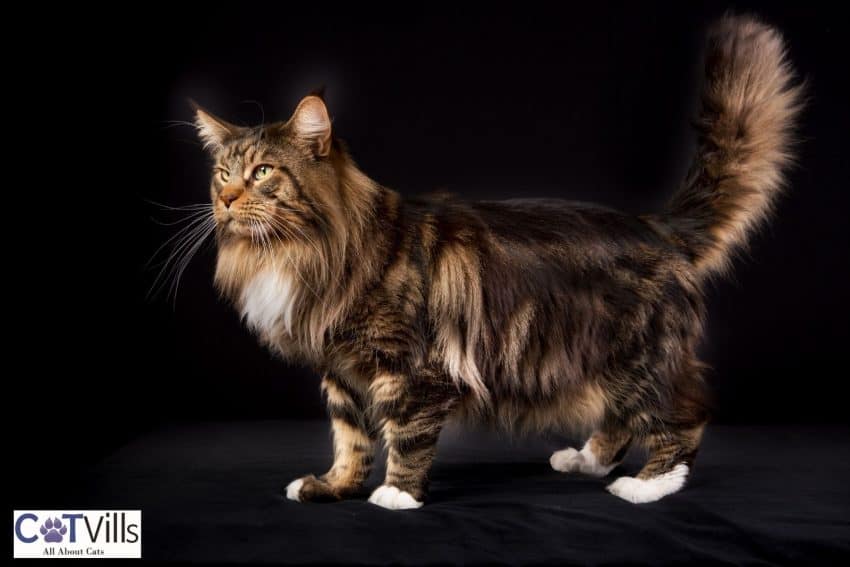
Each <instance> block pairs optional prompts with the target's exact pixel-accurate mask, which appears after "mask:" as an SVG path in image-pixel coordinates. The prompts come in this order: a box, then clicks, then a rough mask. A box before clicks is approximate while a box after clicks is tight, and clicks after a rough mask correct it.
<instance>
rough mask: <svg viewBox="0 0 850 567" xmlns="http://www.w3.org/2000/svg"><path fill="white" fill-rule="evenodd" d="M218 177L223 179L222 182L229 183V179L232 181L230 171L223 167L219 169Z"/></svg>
mask: <svg viewBox="0 0 850 567" xmlns="http://www.w3.org/2000/svg"><path fill="white" fill-rule="evenodd" d="M218 177H219V178H220V179H221V180H222V182H224V183H227V182H228V181H230V172H227V171H225V170H223V169H219V170H218Z"/></svg>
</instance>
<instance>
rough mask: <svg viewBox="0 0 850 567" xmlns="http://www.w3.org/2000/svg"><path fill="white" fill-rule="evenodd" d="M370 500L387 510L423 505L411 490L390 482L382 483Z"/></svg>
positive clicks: (408, 508)
mask: <svg viewBox="0 0 850 567" xmlns="http://www.w3.org/2000/svg"><path fill="white" fill-rule="evenodd" d="M369 502H371V503H372V504H377V505H378V506H381V507H382V508H386V509H387V510H410V509H411V508H419V507H421V506H422V502H420V501H418V500H417V499H416V498H414V497H413V496H411V495H410V493H409V492H405V491H404V490H399V489H398V488H396V487H395V486H390V485H388V484H382V485H381V486H379V487H378V488H376V489H375V492H373V493H372V495H371V496H370V497H369Z"/></svg>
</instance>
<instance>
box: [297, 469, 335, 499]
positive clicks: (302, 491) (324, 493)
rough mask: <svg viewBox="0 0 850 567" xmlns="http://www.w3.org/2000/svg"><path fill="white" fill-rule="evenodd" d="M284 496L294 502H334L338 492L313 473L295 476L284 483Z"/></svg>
mask: <svg viewBox="0 0 850 567" xmlns="http://www.w3.org/2000/svg"><path fill="white" fill-rule="evenodd" d="M286 497H287V498H289V499H290V500H295V501H296V502H336V501H337V500H339V499H340V498H341V496H340V493H339V491H338V490H336V489H335V488H334V487H333V486H331V485H330V484H329V483H327V482H325V481H324V480H321V479H318V478H316V477H315V476H313V475H308V476H303V477H301V478H297V479H295V480H293V481H292V482H290V483H289V484H288V485H286Z"/></svg>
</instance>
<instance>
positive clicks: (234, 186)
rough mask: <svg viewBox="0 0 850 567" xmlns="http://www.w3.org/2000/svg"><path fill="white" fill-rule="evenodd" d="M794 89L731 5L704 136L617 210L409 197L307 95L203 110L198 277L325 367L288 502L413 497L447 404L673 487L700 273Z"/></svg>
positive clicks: (577, 457)
mask: <svg viewBox="0 0 850 567" xmlns="http://www.w3.org/2000/svg"><path fill="white" fill-rule="evenodd" d="M800 106H801V87H800V86H796V85H794V84H793V77H792V71H791V69H790V66H789V65H788V63H787V61H786V55H785V47H784V45H783V42H782V39H781V37H780V35H779V33H778V32H777V31H776V30H774V29H772V28H770V27H768V26H767V25H764V24H762V23H760V22H759V21H757V20H756V19H754V18H752V17H741V16H727V17H725V18H723V19H722V20H720V21H719V22H718V23H717V24H716V25H715V26H714V27H713V28H712V29H711V31H710V34H709V37H708V47H707V57H706V62H705V80H704V86H703V95H702V105H701V111H700V114H699V118H698V121H697V128H698V134H699V146H698V151H697V154H696V156H695V159H694V162H693V165H692V167H691V169H690V172H689V174H688V176H687V179H686V180H685V181H684V183H683V184H682V187H681V188H680V189H679V191H678V192H677V193H676V194H675V195H673V197H672V200H671V201H670V203H669V206H668V207H666V208H665V209H664V210H662V211H660V212H658V213H655V214H646V215H641V216H632V215H627V214H622V213H619V212H617V211H613V210H610V209H607V208H603V207H600V206H594V205H588V204H577V203H572V202H565V201H558V200H549V199H547V200H534V199H522V200H509V201H500V202H496V201H493V202H465V201H462V200H459V199H456V198H454V197H451V196H449V195H442V194H441V195H435V196H431V197H425V198H417V199H408V198H403V197H401V196H400V195H399V194H398V193H396V192H395V191H393V190H391V189H389V188H387V187H383V186H381V185H379V184H378V183H376V182H375V181H373V180H371V179H370V178H369V177H368V176H367V175H366V174H364V173H363V172H362V171H360V170H359V169H358V168H357V166H356V164H355V163H354V161H353V160H352V158H351V157H350V156H349V154H348V152H347V150H346V149H345V147H344V146H343V144H342V143H341V142H340V141H339V140H338V139H337V138H335V136H334V135H333V132H332V128H331V121H330V118H329V114H328V110H327V108H326V107H325V104H324V102H323V100H322V98H321V97H320V96H307V97H306V98H304V99H303V100H302V101H301V103H300V104H299V105H298V107H297V108H296V109H295V112H294V114H293V115H292V117H291V118H290V119H289V120H288V121H286V122H281V123H274V124H265V125H262V126H258V127H238V126H235V125H233V124H229V123H227V122H225V121H224V120H221V119H219V118H216V117H214V116H213V115H212V114H210V113H208V112H206V111H204V110H202V109H200V108H198V109H197V116H196V123H197V127H198V130H199V134H200V137H201V138H202V139H203V141H204V143H205V144H206V147H207V148H209V150H210V151H211V153H212V156H213V158H214V167H213V174H212V185H211V196H212V202H213V211H212V214H213V215H214V219H215V222H216V236H217V243H218V261H217V267H216V274H215V282H216V285H217V286H218V288H219V289H220V291H221V293H222V294H223V295H224V296H225V297H226V298H228V299H229V300H230V301H232V303H233V304H234V305H235V307H236V309H238V310H239V312H240V313H241V314H242V316H243V318H244V320H245V321H246V323H247V325H248V326H249V327H250V328H251V329H252V330H253V332H254V333H256V335H257V336H258V337H259V339H260V340H261V341H262V342H263V343H264V344H265V345H267V346H268V347H269V348H270V349H271V350H272V351H274V352H276V353H278V354H280V355H282V356H283V357H286V358H288V359H296V360H299V361H302V362H306V363H309V364H311V365H313V366H314V367H315V368H316V369H317V370H318V371H320V373H321V374H322V375H323V378H322V382H321V388H322V391H323V392H324V395H325V397H326V398H327V407H328V412H329V414H330V418H331V425H332V428H333V437H334V461H333V466H332V467H331V468H330V470H329V471H328V472H326V473H325V474H323V475H321V476H313V475H308V476H304V477H302V478H299V479H296V480H294V481H292V482H291V483H290V484H289V485H288V486H287V487H286V495H287V496H288V497H289V498H290V499H293V500H298V501H301V502H309V501H322V500H324V501H327V500H336V499H340V498H345V497H347V496H351V495H355V494H357V493H358V492H359V491H360V490H361V489H362V485H363V483H364V481H365V479H366V478H367V476H368V474H369V471H370V467H371V465H372V462H373V459H374V454H375V452H376V444H378V443H383V444H385V445H386V447H387V453H388V456H387V470H386V477H385V479H384V481H383V484H382V485H381V486H380V487H378V488H377V489H376V490H375V491H374V492H373V493H372V494H371V496H370V497H369V501H370V502H373V503H375V504H378V505H380V506H383V507H385V508H391V509H402V508H416V507H419V506H421V505H422V502H423V498H424V495H425V490H426V483H427V476H428V471H429V468H430V467H431V463H432V459H433V457H434V453H435V447H436V443H437V438H438V436H439V434H440V430H441V428H442V427H443V425H444V423H445V422H446V420H447V419H449V418H450V417H452V416H464V417H468V418H472V419H476V420H481V421H487V422H492V423H497V424H502V425H505V426H507V427H511V428H521V429H537V428H549V427H551V428H566V429H569V430H573V431H574V430H585V431H588V432H592V434H591V435H590V437H589V439H588V441H587V442H586V443H585V445H584V446H583V447H582V448H581V449H580V450H576V449H573V448H568V449H564V450H562V451H558V452H556V453H554V454H553V455H552V456H551V459H550V461H551V465H552V467H553V468H555V469H556V470H558V471H563V472H577V473H583V474H589V475H594V476H600V477H602V476H605V475H607V474H608V473H609V472H610V471H611V470H612V469H613V468H614V467H615V466H616V465H617V464H618V463H619V461H620V460H621V459H622V458H623V455H624V453H625V452H626V450H627V449H628V448H629V446H630V445H632V444H639V445H641V446H643V447H644V448H645V449H646V450H647V452H648V459H647V462H646V464H645V466H644V467H643V469H642V470H640V472H638V473H637V474H636V476H634V477H631V476H623V477H621V478H618V479H616V480H614V481H613V482H612V483H611V484H610V485H608V490H609V491H610V492H611V493H612V494H614V495H616V496H619V497H621V498H624V499H626V500H629V501H631V502H635V503H642V502H652V501H654V500H658V499H659V498H662V497H663V496H665V495H668V494H671V493H673V492H676V491H677V490H679V489H680V488H681V487H682V486H683V484H684V482H685V479H686V477H687V475H688V473H689V471H690V469H691V467H692V465H693V462H694V457H695V456H696V454H697V449H698V447H699V444H700V438H701V436H702V433H703V429H704V427H705V424H706V421H707V419H708V415H707V411H706V404H705V387H704V382H703V377H702V373H703V364H701V363H700V361H699V360H697V358H696V356H695V349H696V347H697V344H698V342H699V341H700V337H701V334H702V330H703V319H704V311H705V310H704V305H703V293H702V289H703V287H704V286H705V285H706V282H707V280H709V279H710V278H711V277H712V276H714V275H721V274H723V273H724V272H725V271H726V270H727V269H728V268H729V259H730V256H731V255H732V253H733V252H734V251H735V250H736V249H739V248H740V247H742V246H743V245H745V243H746V241H747V237H748V235H749V234H750V233H751V232H752V231H753V229H754V228H756V227H757V225H758V224H759V223H760V222H761V221H762V220H764V218H765V217H766V215H767V214H768V213H769V211H770V209H771V204H772V203H773V201H774V199H775V197H776V195H777V194H778V192H779V191H780V189H781V186H782V183H783V176H782V173H783V168H784V167H785V166H786V165H787V164H788V163H789V161H790V159H791V156H790V153H789V152H790V148H791V144H792V128H793V126H794V122H795V117H796V115H797V114H798V112H799V109H800Z"/></svg>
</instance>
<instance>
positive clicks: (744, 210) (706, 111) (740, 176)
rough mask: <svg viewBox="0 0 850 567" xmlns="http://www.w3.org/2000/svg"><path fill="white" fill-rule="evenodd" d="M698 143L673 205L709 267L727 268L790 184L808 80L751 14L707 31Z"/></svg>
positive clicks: (676, 225) (672, 212) (684, 233)
mask: <svg viewBox="0 0 850 567" xmlns="http://www.w3.org/2000/svg"><path fill="white" fill-rule="evenodd" d="M704 81H705V82H704V85H703V91H702V108H701V110H700V114H699V117H698V119H697V123H696V126H697V129H698V133H699V145H698V150H697V155H696V158H695V160H694V163H693V165H692V166H691V169H690V171H689V173H688V177H687V179H686V181H685V183H684V184H683V186H682V187H681V189H679V191H678V192H677V193H676V194H675V195H674V196H673V199H672V200H671V202H670V205H669V208H668V209H667V214H668V215H669V216H668V220H669V223H670V226H671V227H672V228H673V229H674V231H675V232H676V234H677V236H678V238H680V239H681V240H682V242H683V243H684V245H685V247H686V248H687V250H688V251H689V253H690V254H691V255H692V258H693V262H694V265H695V266H696V267H697V269H698V270H699V271H700V272H701V273H704V274H709V273H712V272H720V271H723V270H724V269H725V268H726V266H727V264H728V259H729V256H730V253H731V252H733V251H734V250H735V249H736V248H739V247H741V246H743V245H745V244H746V241H747V238H748V236H749V234H750V232H751V231H752V230H753V229H755V228H756V227H757V226H758V225H759V223H760V222H762V221H763V220H764V219H765V218H766V216H767V215H768V213H769V212H770V209H771V206H772V204H773V202H774V200H775V198H776V196H777V194H778V193H779V191H780V190H781V189H782V186H783V174H784V170H785V169H786V166H788V165H789V163H790V162H791V161H792V159H793V156H792V154H791V149H792V144H793V141H794V140H793V129H794V126H795V123H796V119H797V116H798V115H799V112H800V110H801V108H802V92H803V86H802V85H799V84H797V85H795V84H794V74H793V70H792V69H791V66H790V64H789V63H788V61H787V58H786V49H785V45H784V42H783V40H782V37H781V35H780V34H779V32H778V31H777V30H776V29H774V28H772V27H770V26H768V25H766V24H763V23H761V22H760V21H759V20H758V19H756V18H754V17H752V16H733V15H727V16H724V17H723V18H722V19H721V20H720V21H719V22H717V23H716V24H715V25H714V26H713V27H712V28H711V30H710V32H709V34H708V44H707V48H706V56H705V79H704Z"/></svg>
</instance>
